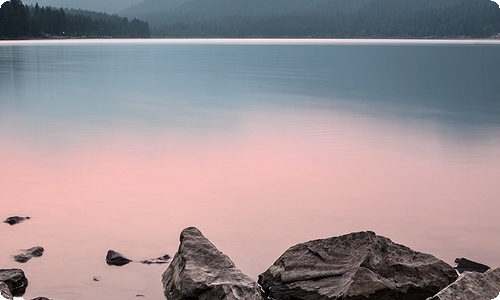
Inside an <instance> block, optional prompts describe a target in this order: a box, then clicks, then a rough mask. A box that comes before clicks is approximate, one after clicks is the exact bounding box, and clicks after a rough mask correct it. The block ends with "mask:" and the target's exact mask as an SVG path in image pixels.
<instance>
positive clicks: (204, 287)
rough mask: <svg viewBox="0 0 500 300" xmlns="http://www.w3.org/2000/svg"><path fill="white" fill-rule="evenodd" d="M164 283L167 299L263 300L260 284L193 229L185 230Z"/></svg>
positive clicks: (165, 273)
mask: <svg viewBox="0 0 500 300" xmlns="http://www.w3.org/2000/svg"><path fill="white" fill-rule="evenodd" d="M162 281H163V287H164V294H165V296H166V297H167V299H168V300H188V299H193V300H194V299H196V300H262V296H261V294H260V289H259V286H258V285H257V283H256V282H255V281H254V280H252V279H251V278H250V277H248V276H246V275H244V274H243V273H242V272H241V271H240V270H239V269H237V268H236V266H235V265H234V263H233V262H232V261H231V260H230V259H229V257H227V256H226V255H225V254H224V253H222V252H221V251H219V250H218V249H217V248H216V247H215V246H214V245H213V244H212V243H210V241H209V240H208V239H206V238H205V237H204V236H203V234H202V233H201V232H200V231H199V230H198V229H196V228H194V227H189V228H186V229H184V230H183V231H182V233H181V236H180V246H179V250H178V251H177V253H176V254H175V256H174V258H173V260H172V262H171V263H170V265H169V266H168V268H167V270H166V271H165V272H164V273H163V278H162Z"/></svg>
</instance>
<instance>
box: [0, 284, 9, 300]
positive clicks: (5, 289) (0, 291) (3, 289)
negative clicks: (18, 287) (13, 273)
mask: <svg viewBox="0 0 500 300" xmlns="http://www.w3.org/2000/svg"><path fill="white" fill-rule="evenodd" d="M0 295H2V297H4V298H5V299H8V300H12V294H11V293H10V289H9V286H8V285H7V284H6V283H5V282H0Z"/></svg>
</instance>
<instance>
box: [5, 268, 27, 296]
mask: <svg viewBox="0 0 500 300" xmlns="http://www.w3.org/2000/svg"><path fill="white" fill-rule="evenodd" d="M0 282H4V283H5V284H6V285H7V286H8V287H9V290H10V293H11V295H12V296H14V297H19V296H22V295H24V293H25V292H26V288H27V287H28V278H26V276H25V275H24V272H23V270H21V269H0Z"/></svg>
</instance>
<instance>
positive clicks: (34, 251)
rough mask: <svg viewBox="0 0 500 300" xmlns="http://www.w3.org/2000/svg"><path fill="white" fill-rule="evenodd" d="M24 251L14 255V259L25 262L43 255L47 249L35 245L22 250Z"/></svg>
mask: <svg viewBox="0 0 500 300" xmlns="http://www.w3.org/2000/svg"><path fill="white" fill-rule="evenodd" d="M22 251H23V252H24V253H21V254H18V255H14V260H15V261H17V262H18V263H25V262H27V261H28V260H30V259H32V258H33V257H40V256H42V255H43V252H44V251H45V249H43V247H42V246H35V247H31V248H29V249H24V250H22Z"/></svg>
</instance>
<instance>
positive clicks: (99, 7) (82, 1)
mask: <svg viewBox="0 0 500 300" xmlns="http://www.w3.org/2000/svg"><path fill="white" fill-rule="evenodd" d="M37 2H38V5H40V6H51V7H62V8H74V9H83V10H90V11H99V12H106V13H117V12H119V11H122V10H124V9H126V8H128V7H130V6H131V5H133V4H137V3H139V2H141V0H24V1H23V3H24V4H28V5H31V4H33V5H35V4H36V3H37Z"/></svg>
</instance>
